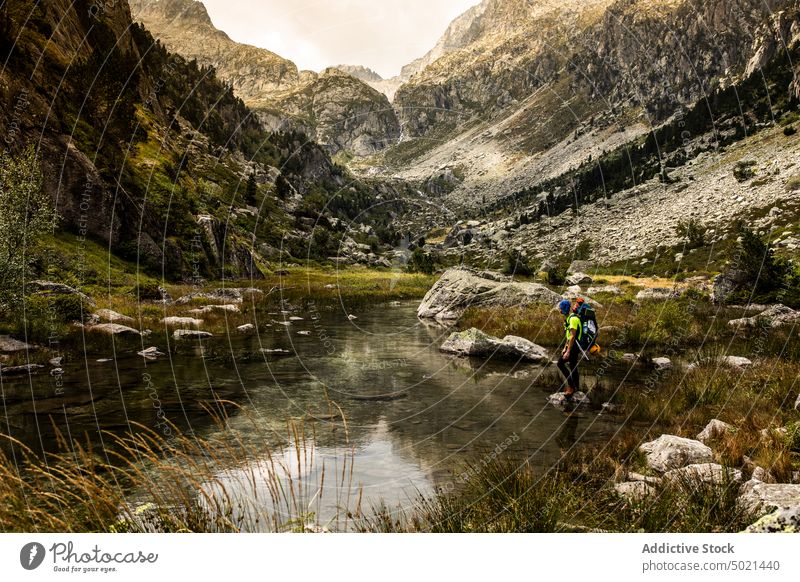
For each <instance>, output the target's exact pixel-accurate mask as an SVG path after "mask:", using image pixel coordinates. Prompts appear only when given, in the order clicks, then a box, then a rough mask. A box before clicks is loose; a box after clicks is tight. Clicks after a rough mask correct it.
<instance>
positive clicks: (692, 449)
mask: <svg viewBox="0 0 800 582" xmlns="http://www.w3.org/2000/svg"><path fill="white" fill-rule="evenodd" d="M639 450H640V451H642V452H643V453H645V454H646V455H647V465H648V466H649V467H650V468H651V469H653V470H655V471H658V472H659V473H666V472H667V471H672V470H673V469H680V468H682V467H686V466H687V465H692V464H698V463H710V462H711V461H712V460H713V457H714V455H713V452H712V451H711V449H710V448H709V447H707V446H706V445H704V444H703V443H701V442H700V441H695V440H692V439H687V438H683V437H679V436H675V435H669V434H664V435H661V436H660V437H658V438H657V439H656V440H654V441H650V442H649V443H644V444H643V445H641V446H640V447H639Z"/></svg>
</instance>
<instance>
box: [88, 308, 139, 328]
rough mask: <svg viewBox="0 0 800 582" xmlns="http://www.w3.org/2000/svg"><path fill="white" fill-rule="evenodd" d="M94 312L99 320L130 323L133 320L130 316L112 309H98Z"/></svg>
mask: <svg viewBox="0 0 800 582" xmlns="http://www.w3.org/2000/svg"><path fill="white" fill-rule="evenodd" d="M94 314H95V316H97V318H98V319H99V320H101V321H107V322H109V323H124V324H129V325H130V324H132V323H134V321H135V320H134V319H133V318H132V317H128V316H127V315H122V314H121V313H117V312H116V311H112V310H110V309H98V310H97V311H95V313H94Z"/></svg>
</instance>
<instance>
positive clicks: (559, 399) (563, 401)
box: [547, 392, 589, 406]
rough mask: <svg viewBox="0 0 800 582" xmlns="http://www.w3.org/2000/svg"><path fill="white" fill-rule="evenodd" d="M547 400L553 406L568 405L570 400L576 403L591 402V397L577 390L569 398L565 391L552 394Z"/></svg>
mask: <svg viewBox="0 0 800 582" xmlns="http://www.w3.org/2000/svg"><path fill="white" fill-rule="evenodd" d="M547 400H548V402H550V404H552V405H553V406H566V405H567V403H568V402H570V403H571V404H576V405H581V404H588V403H589V397H588V396H586V394H585V393H583V392H575V394H573V395H572V398H571V399H569V400H568V399H567V397H566V395H565V394H564V393H563V392H556V393H555V394H551V395H550V397H549V398H548V399H547Z"/></svg>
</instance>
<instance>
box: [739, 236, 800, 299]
mask: <svg viewBox="0 0 800 582" xmlns="http://www.w3.org/2000/svg"><path fill="white" fill-rule="evenodd" d="M740 239H741V240H740V242H739V248H738V260H737V261H736V262H735V264H733V265H731V267H730V268H729V271H731V274H732V275H733V276H734V279H735V280H737V281H738V289H737V290H736V292H734V294H733V296H732V297H731V300H732V301H748V300H750V299H751V298H752V299H753V300H755V301H758V302H764V303H769V302H772V301H776V300H778V299H780V300H781V301H782V302H783V303H786V304H787V305H789V306H793V305H795V304H796V301H797V300H796V299H795V298H796V296H797V290H798V288H800V276H798V274H797V272H796V271H795V269H794V267H793V265H792V263H791V262H789V261H788V260H787V259H785V258H783V257H776V256H775V251H774V249H773V248H772V245H771V244H770V243H768V242H765V241H763V240H762V239H761V238H760V237H759V236H757V235H756V234H755V233H754V232H753V231H751V230H750V229H748V228H745V227H742V228H741V229H740Z"/></svg>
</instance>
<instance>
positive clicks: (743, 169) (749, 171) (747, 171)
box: [733, 160, 756, 182]
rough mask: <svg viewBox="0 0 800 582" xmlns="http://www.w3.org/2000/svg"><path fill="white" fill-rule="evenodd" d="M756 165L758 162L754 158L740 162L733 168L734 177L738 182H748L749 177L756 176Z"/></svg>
mask: <svg viewBox="0 0 800 582" xmlns="http://www.w3.org/2000/svg"><path fill="white" fill-rule="evenodd" d="M755 166H756V162H754V161H752V160H748V161H745V162H738V163H737V164H736V167H734V168H733V177H734V178H736V180H737V181H738V182H747V181H748V180H749V179H751V178H753V177H755V175H756V170H755Z"/></svg>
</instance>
